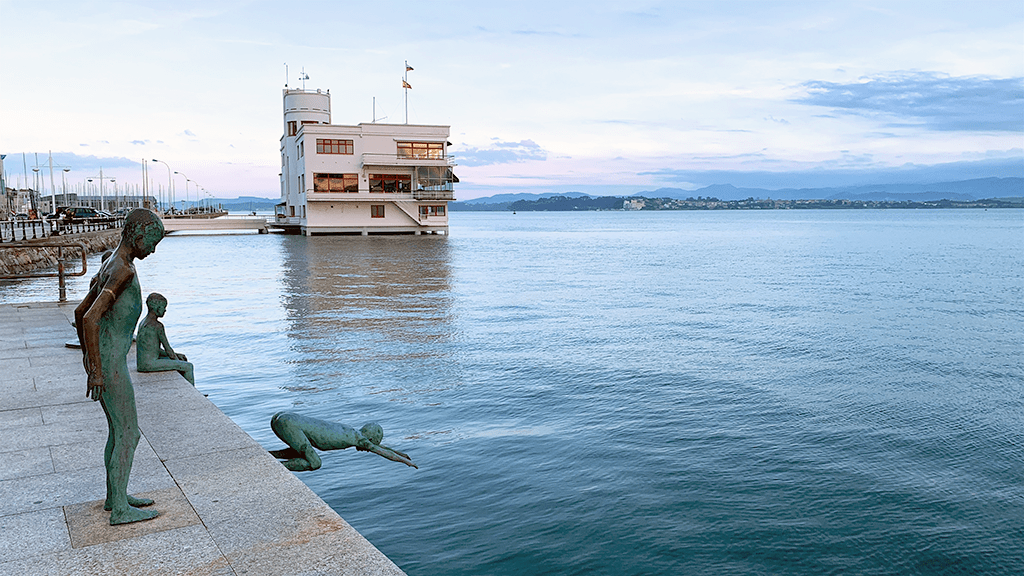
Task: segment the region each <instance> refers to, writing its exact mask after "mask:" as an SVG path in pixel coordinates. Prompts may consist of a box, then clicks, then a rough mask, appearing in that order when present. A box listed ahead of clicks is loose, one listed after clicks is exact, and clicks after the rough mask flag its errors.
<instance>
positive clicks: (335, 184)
mask: <svg viewBox="0 0 1024 576" xmlns="http://www.w3.org/2000/svg"><path fill="white" fill-rule="evenodd" d="M313 192H359V175H358V174H313Z"/></svg>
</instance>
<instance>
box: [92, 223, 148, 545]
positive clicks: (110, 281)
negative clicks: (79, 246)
mask: <svg viewBox="0 0 1024 576" xmlns="http://www.w3.org/2000/svg"><path fill="white" fill-rule="evenodd" d="M163 236H164V227H163V224H161V222H160V218H159V217H158V216H157V215H156V214H155V213H154V212H152V211H150V210H146V209H143V208H139V209H136V210H132V212H131V213H130V214H128V217H127V218H125V221H124V228H123V229H122V230H121V242H120V243H119V244H118V245H117V248H116V249H115V250H114V253H113V254H112V255H111V256H110V258H108V259H106V260H105V261H104V262H103V264H102V265H101V266H100V269H99V272H97V273H96V277H95V278H94V281H93V282H92V283H91V284H90V286H89V293H88V294H86V296H85V299H83V300H82V303H81V304H79V305H78V308H76V309H75V328H76V329H77V331H78V340H79V342H81V343H82V363H83V364H84V365H85V371H86V373H87V374H88V387H87V390H86V397H89V398H92V399H93V400H98V401H99V403H100V406H102V407H103V413H104V414H105V415H106V417H107V428H108V436H107V445H106V448H105V449H104V451H103V463H104V465H105V466H106V468H107V498H106V501H105V502H104V504H103V509H104V510H110V523H111V524H112V525H113V524H127V523H129V522H139V521H141V520H149V519H150V518H155V517H156V516H157V515H159V514H160V513H159V512H157V511H156V510H140V509H139V508H138V507H140V506H149V505H150V504H152V503H153V501H152V500H150V499H148V498H135V497H134V496H130V495H129V494H128V475H129V474H130V473H131V470H132V461H133V460H134V458H135V447H136V446H137V445H138V443H139V437H140V433H139V422H138V415H137V413H136V410H135V390H134V388H133V387H132V380H131V377H130V376H129V374H128V362H127V356H128V350H129V349H130V348H131V344H132V333H133V332H134V331H135V323H136V322H138V320H139V316H140V315H141V314H142V289H141V288H140V287H139V280H138V277H137V276H136V273H135V264H134V261H135V260H136V259H139V260H141V259H143V258H145V257H147V256H149V255H150V254H152V253H153V252H154V251H155V250H156V245H157V243H158V242H160V239H161V238H163Z"/></svg>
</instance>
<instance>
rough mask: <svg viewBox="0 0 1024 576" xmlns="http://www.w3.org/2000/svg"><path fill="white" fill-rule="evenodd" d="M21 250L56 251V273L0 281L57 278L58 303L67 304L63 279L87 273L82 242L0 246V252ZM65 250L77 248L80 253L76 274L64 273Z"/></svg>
mask: <svg viewBox="0 0 1024 576" xmlns="http://www.w3.org/2000/svg"><path fill="white" fill-rule="evenodd" d="M22 248H56V249H57V273H56V274H53V273H50V274H11V275H4V276H0V280H20V279H23V278H53V277H57V278H58V285H59V289H60V300H59V301H60V302H67V301H68V295H67V286H66V284H65V281H64V278H66V277H67V276H85V274H86V272H88V271H89V264H88V262H87V260H86V256H87V254H88V250H87V249H86V247H85V244H84V243H82V242H73V243H68V244H59V243H56V242H39V243H32V244H22V245H18V246H0V250H14V249H18V250H20V249H22ZM65 248H78V249H79V250H81V252H82V269H81V270H80V271H78V272H73V273H68V272H65V271H64V249H65Z"/></svg>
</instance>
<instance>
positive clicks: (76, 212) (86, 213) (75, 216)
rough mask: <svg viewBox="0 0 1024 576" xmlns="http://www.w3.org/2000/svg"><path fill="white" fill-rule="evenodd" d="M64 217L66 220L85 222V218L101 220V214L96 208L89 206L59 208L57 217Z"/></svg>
mask: <svg viewBox="0 0 1024 576" xmlns="http://www.w3.org/2000/svg"><path fill="white" fill-rule="evenodd" d="M61 215H63V216H64V219H65V220H83V219H85V218H100V213H99V211H98V210H96V209H95V208H90V207H88V206H58V207H57V217H58V218H59V217H60V216H61Z"/></svg>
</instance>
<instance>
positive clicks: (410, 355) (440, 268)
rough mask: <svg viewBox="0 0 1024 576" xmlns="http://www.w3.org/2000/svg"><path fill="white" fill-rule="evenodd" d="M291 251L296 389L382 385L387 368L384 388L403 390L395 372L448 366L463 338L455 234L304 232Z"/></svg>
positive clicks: (289, 299)
mask: <svg viewBox="0 0 1024 576" xmlns="http://www.w3.org/2000/svg"><path fill="white" fill-rule="evenodd" d="M282 249H283V253H282V255H283V258H284V262H283V282H284V286H285V290H284V292H283V305H284V307H285V310H286V318H287V320H286V322H287V325H288V339H289V341H290V342H291V349H292V350H293V351H294V352H295V354H293V357H294V358H296V359H298V360H297V362H299V363H301V364H302V366H301V367H298V368H297V369H298V371H299V374H298V375H299V376H300V381H301V382H302V383H301V384H298V383H296V385H295V386H290V387H289V390H293V391H296V392H317V391H322V390H325V389H333V388H335V387H336V386H337V385H338V384H337V383H338V382H341V381H349V382H351V381H352V380H353V379H356V380H358V381H360V382H364V383H370V382H375V381H376V379H378V378H382V377H384V375H382V374H381V373H380V371H381V370H387V371H388V373H389V374H390V377H389V378H385V379H387V380H388V381H389V382H390V384H387V385H386V389H385V390H381V391H382V392H383V391H386V392H397V391H404V388H401V387H399V388H396V387H395V384H394V382H395V381H396V378H395V376H402V378H399V379H397V380H398V381H408V380H409V379H410V378H409V377H411V379H412V380H422V379H423V378H422V374H423V373H424V372H425V371H433V370H437V369H442V368H443V366H444V364H445V359H446V358H449V357H450V356H451V342H452V333H453V328H452V318H451V308H452V288H451V251H450V247H449V243H448V240H447V238H444V237H439V238H433V237H431V238H423V237H416V236H370V237H356V238H353V237H351V236H344V237H330V236H325V237H314V238H306V237H301V236H299V237H289V238H286V239H284V241H283V244H282ZM367 363H369V364H367ZM396 372H397V374H396ZM417 375H420V376H421V377H417ZM431 379H432V378H431ZM369 385H370V387H371V388H374V387H380V386H385V385H384V384H383V383H380V384H377V383H374V384H369Z"/></svg>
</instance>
